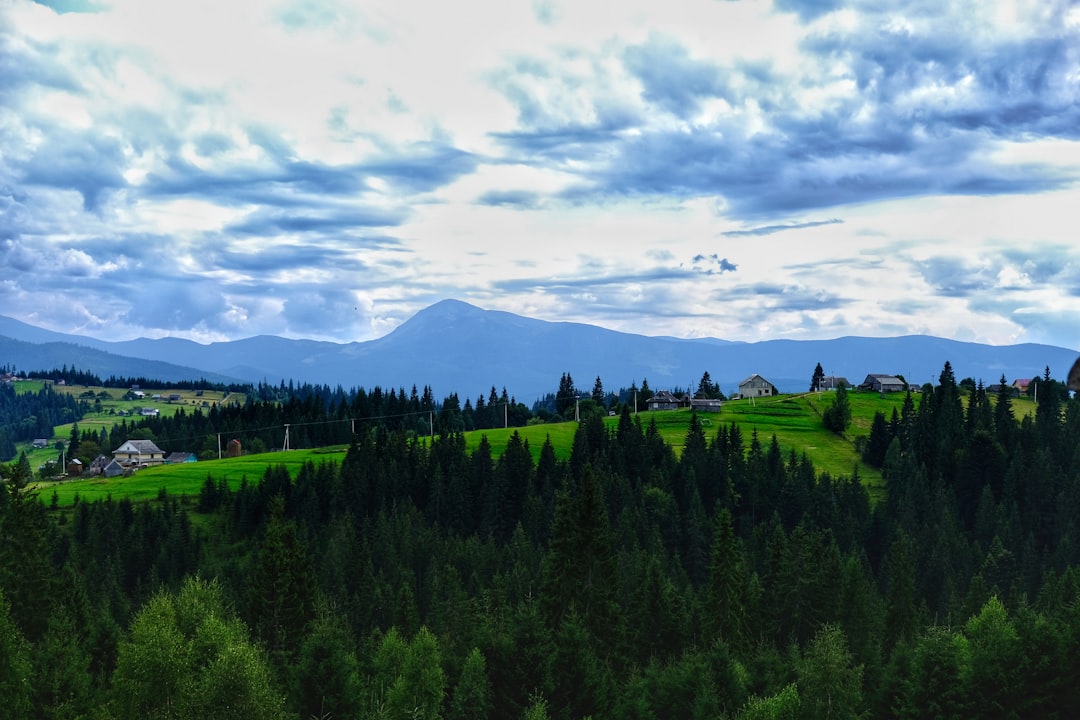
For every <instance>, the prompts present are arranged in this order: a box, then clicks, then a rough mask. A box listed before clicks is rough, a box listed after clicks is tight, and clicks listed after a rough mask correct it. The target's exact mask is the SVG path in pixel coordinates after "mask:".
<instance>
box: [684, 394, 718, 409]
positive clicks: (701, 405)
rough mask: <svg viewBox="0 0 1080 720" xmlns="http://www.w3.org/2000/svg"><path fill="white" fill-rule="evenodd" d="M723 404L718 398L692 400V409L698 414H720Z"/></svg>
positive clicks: (696, 398)
mask: <svg viewBox="0 0 1080 720" xmlns="http://www.w3.org/2000/svg"><path fill="white" fill-rule="evenodd" d="M721 405H722V403H721V402H720V400H719V399H718V398H699V397H695V398H691V399H690V409H691V410H695V411H697V412H720V406H721Z"/></svg>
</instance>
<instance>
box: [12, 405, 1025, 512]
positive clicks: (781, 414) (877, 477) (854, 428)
mask: <svg viewBox="0 0 1080 720" xmlns="http://www.w3.org/2000/svg"><path fill="white" fill-rule="evenodd" d="M75 390H76V388H73V387H69V388H68V391H75ZM85 390H86V388H83V389H82V390H80V392H83V391H85ZM93 390H94V391H95V392H100V391H101V390H102V389H93ZM109 392H110V394H112V393H116V394H117V395H122V394H123V393H122V392H120V391H118V390H115V389H109ZM124 392H126V391H124ZM167 393H168V391H167V389H165V390H163V391H162V394H165V395H167ZM834 397H835V395H834V394H833V393H831V392H823V393H804V394H799V395H779V396H775V397H771V398H756V399H753V400H750V399H746V400H732V401H728V402H725V403H724V405H723V409H722V410H721V412H719V413H699V414H698V419H699V421H700V422H701V424H702V426H703V430H704V432H705V436H706V439H707V440H709V441H712V439H713V438H714V437H715V436H716V434H717V433H718V432H720V431H721V430H724V431H727V429H728V428H729V427H730V425H731V424H732V423H735V424H736V425H737V426H738V427H739V429H740V431H741V433H742V438H743V443H744V445H745V446H747V447H748V446H749V444H750V442H751V439H752V438H753V436H754V434H755V433H756V435H757V438H758V441H759V442H760V443H761V445H762V446H763V447H767V446H768V445H769V443H771V441H772V437H773V436H774V435H775V436H776V439H777V443H778V444H779V446H780V449H781V452H782V453H783V454H784V457H785V459H786V458H787V456H788V454H789V453H790V452H792V451H794V452H795V454H796V455H797V456H798V455H802V454H803V453H805V454H806V456H807V458H808V459H809V460H810V461H811V462H812V463H813V464H814V467H815V468H816V469H817V471H818V472H822V471H825V472H828V473H829V474H830V475H831V476H833V477H834V478H835V477H850V476H851V475H852V473H853V472H854V470H855V467H856V466H858V472H859V476H860V478H861V479H862V481H863V483H864V484H865V485H866V486H867V487H868V489H869V490H870V493H871V497H872V498H874V499H875V500H877V499H880V498H881V497H882V495H883V493H884V488H885V483H884V480H883V479H882V476H881V472H880V470H878V469H876V468H872V467H869V466H866V465H865V464H864V463H863V462H862V460H861V458H860V457H859V454H858V452H857V450H856V439H857V438H858V437H860V436H864V437H865V436H867V435H868V434H869V432H870V426H871V423H872V422H873V418H874V413H875V412H878V411H880V412H882V413H884V415H885V417H886V419H888V418H890V417H891V416H892V412H893V409H894V408H895V409H896V410H897V412H899V411H900V408H901V407H902V405H903V401H904V394H902V393H891V394H887V395H880V394H879V393H869V392H854V391H851V392H849V393H848V400H849V402H850V405H851V410H852V423H851V426H850V427H849V428H848V430H847V431H846V432H844V433H843V434H837V433H833V432H830V431H828V430H826V429H825V428H824V426H823V425H822V420H821V417H822V414H823V413H824V412H825V410H826V409H827V408H828V407H829V406H830V405H831V403H832V402H833V398H834ZM182 398H183V399H182V400H181V401H178V402H175V403H162V404H161V405H160V407H161V409H162V412H163V413H164V412H173V413H175V412H178V411H179V410H180V408H183V407H191V404H192V401H193V400H196V399H198V400H199V401H203V400H205V401H207V402H222V401H223V400H226V401H227V400H231V399H232V398H223V397H222V395H221V393H210V392H209V391H207V392H206V393H204V394H203V397H202V398H195V397H194V393H192V392H191V391H188V392H187V393H182ZM919 401H920V399H919V398H918V397H916V398H915V403H916V405H918V403H919ZM137 402H140V401H129V400H122V399H118V398H112V399H110V400H104V399H103V400H102V405H103V406H104V407H108V408H109V409H110V410H113V411H114V413H113V414H110V413H108V412H104V415H102V414H101V413H94V414H93V415H91V416H88V417H87V418H84V419H83V420H80V421H79V428H80V429H85V428H95V427H104V428H106V429H109V428H111V427H112V424H113V423H115V422H118V421H119V420H121V419H122V417H118V416H116V415H115V411H116V409H117V408H123V407H130V406H132V405H135V404H136V403H137ZM141 402H145V401H141ZM1034 408H1035V406H1034V403H1032V402H1031V401H1030V400H1029V399H1027V398H1021V399H1016V400H1014V401H1013V409H1014V414H1015V415H1016V417H1017V418H1020V417H1023V416H1024V415H1026V414H1030V413H1033V412H1034ZM690 418H691V413H690V411H689V410H688V409H681V410H659V411H651V412H641V413H638V415H637V416H636V418H635V419H636V420H637V421H640V423H641V426H642V428H643V429H647V428H648V427H649V425H650V423H652V424H655V426H656V429H657V431H658V432H659V434H660V436H661V437H662V438H663V439H664V441H665V442H667V443H668V444H669V445H670V446H671V447H672V448H673V450H674V451H675V453H676V455H679V454H681V453H682V449H683V447H684V445H685V442H686V434H687V432H688V430H689V427H690ZM618 420H619V418H618V417H611V416H609V417H605V418H604V422H605V424H606V425H607V426H608V427H609V428H612V429H614V427H615V426H616V425H617V423H618ZM577 427H578V425H577V423H575V422H561V423H548V424H537V425H528V426H525V427H517V428H491V429H484V430H475V431H471V432H468V433H465V434H464V435H465V443H466V447H467V449H468V451H469V452H472V451H473V450H475V449H476V448H477V447H478V446H479V445H480V442H481V438H483V437H486V438H487V441H488V443H489V444H490V445H491V451H492V456H493V457H494V458H495V459H498V458H499V457H500V456H501V455H502V453H503V452H504V451H505V450H506V447H507V444H508V443H509V440H510V437H511V436H512V435H513V434H514V433H517V434H518V435H519V436H520V437H521V438H522V440H524V441H526V442H527V443H528V445H529V449H530V452H531V454H532V457H533V460H534V462H535V461H536V460H538V459H539V456H540V450H541V448H542V447H543V445H544V442H545V440H546V439H548V438H550V440H551V443H552V446H553V447H554V449H555V455H556V457H557V458H558V459H560V460H566V459H568V458H569V457H570V452H571V448H572V447H573V440H574V434H575V432H576V431H577ZM56 432H57V434H56V438H55V439H63V440H65V441H66V440H67V437H68V436H69V435H70V432H71V426H70V425H66V426H60V427H58V428H57V431H56ZM420 441H421V442H427V439H426V438H420ZM346 449H347V448H345V447H333V448H322V449H314V450H290V451H284V452H282V451H276V452H268V453H262V454H253V455H245V456H243V457H240V458H224V459H220V460H208V461H200V462H198V463H183V464H178V465H163V466H159V467H154V468H146V469H144V470H141V471H139V472H138V473H136V474H134V475H132V476H131V477H127V478H112V479H104V478H82V479H73V480H64V481H60V482H55V483H54V482H43V483H40V484H38V486H37V489H38V491H39V493H40V496H41V498H42V500H43V501H45V502H49V501H50V500H51V497H52V493H53V492H54V491H55V492H56V494H57V501H58V503H59V505H60V506H62V507H64V506H69V505H71V504H72V503H73V502H74V499H75V496H76V494H77V495H78V496H79V498H80V499H81V500H86V501H92V500H94V499H99V498H102V499H103V498H105V497H108V496H110V495H111V496H113V497H128V498H130V499H132V500H139V501H143V500H153V499H155V498H156V497H158V495H159V492H160V491H161V490H162V488H164V489H165V491H166V492H167V493H168V494H169V495H170V496H177V495H180V496H187V497H197V496H198V493H199V491H200V489H201V488H202V486H203V484H204V483H205V482H206V478H207V477H208V476H209V477H211V478H213V479H214V481H215V482H217V481H220V480H222V479H223V480H225V482H226V483H228V485H229V486H230V487H233V488H235V487H238V486H239V485H240V483H241V481H242V480H243V479H245V478H246V479H247V481H248V482H258V481H259V480H260V479H261V478H262V477H263V475H264V474H265V472H266V469H267V467H269V466H274V465H283V466H285V467H286V468H287V469H288V470H289V472H290V474H292V475H293V476H295V474H296V473H297V472H298V471H299V469H300V467H301V466H302V465H303V464H304V463H305V462H308V461H310V462H314V463H320V462H324V461H330V462H341V461H342V460H343V459H344V457H345V451H346ZM55 456H56V450H55V449H54V448H52V447H51V446H50V448H49V449H47V450H37V451H33V453H30V454H28V458H29V459H30V461H31V463H32V466H33V467H35V468H36V467H37V464H38V459H39V458H40V459H42V460H41V461H44V459H53V458H55Z"/></svg>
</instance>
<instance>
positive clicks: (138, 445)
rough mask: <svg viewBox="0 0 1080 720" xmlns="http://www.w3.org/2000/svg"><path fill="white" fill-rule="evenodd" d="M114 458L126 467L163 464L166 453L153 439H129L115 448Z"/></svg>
mask: <svg viewBox="0 0 1080 720" xmlns="http://www.w3.org/2000/svg"><path fill="white" fill-rule="evenodd" d="M113 459H114V460H116V461H117V462H118V463H120V464H121V465H123V466H124V467H147V466H149V465H162V464H164V462H165V453H164V452H163V451H162V449H161V448H159V447H158V446H157V445H155V444H154V442H153V441H152V440H128V441H127V442H126V443H124V444H123V445H121V446H120V447H118V448H116V449H115V450H113Z"/></svg>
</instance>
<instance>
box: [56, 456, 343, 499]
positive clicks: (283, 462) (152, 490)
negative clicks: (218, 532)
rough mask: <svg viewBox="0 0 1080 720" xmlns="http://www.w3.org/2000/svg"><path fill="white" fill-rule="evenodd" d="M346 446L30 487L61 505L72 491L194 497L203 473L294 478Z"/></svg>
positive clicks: (234, 480)
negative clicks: (276, 473)
mask: <svg viewBox="0 0 1080 720" xmlns="http://www.w3.org/2000/svg"><path fill="white" fill-rule="evenodd" d="M346 449H347V448H345V447H344V446H341V447H331V448H317V449H314V450H286V451H275V452H268V453H260V454H257V455H245V456H243V457H238V458H222V459H220V460H203V461H200V462H195V463H178V464H176V465H158V466H155V467H148V468H144V469H142V470H139V471H138V472H136V473H134V474H132V475H131V476H129V477H115V478H103V477H95V478H74V479H69V480H61V481H59V482H41V483H37V484H36V485H35V488H34V489H35V490H36V491H37V492H38V495H39V497H40V498H41V499H42V500H43V501H45V502H47V503H48V502H51V499H52V496H53V493H54V492H55V493H56V497H57V502H58V504H59V506H60V507H67V506H70V505H72V504H74V502H75V497H76V496H78V497H79V500H80V501H86V502H93V501H94V500H104V499H106V498H108V497H110V496H112V497H113V498H116V499H118V498H121V497H126V498H128V499H130V500H132V501H134V502H139V501H145V500H154V499H155V498H157V497H158V495H159V494H160V492H161V490H162V489H164V490H165V492H166V493H168V494H169V495H170V496H174V497H175V496H182V497H188V498H197V497H198V495H199V491H200V490H201V489H202V486H203V485H204V484H205V483H206V478H207V477H211V478H213V480H214V482H220V481H221V480H225V482H226V483H227V484H228V485H229V487H230V488H232V489H236V488H238V487H240V483H241V482H243V481H244V480H245V479H246V480H247V481H248V482H249V483H257V482H259V481H261V480H262V478H263V475H265V474H266V470H267V468H269V467H276V466H278V465H280V466H283V467H285V469H286V470H288V471H289V474H290V475H291V476H292V477H296V475H297V473H299V472H300V468H301V467H302V466H303V465H304V463H306V462H311V463H314V464H316V465H318V464H319V463H322V462H336V463H340V462H341V461H342V460H344V459H345V451H346Z"/></svg>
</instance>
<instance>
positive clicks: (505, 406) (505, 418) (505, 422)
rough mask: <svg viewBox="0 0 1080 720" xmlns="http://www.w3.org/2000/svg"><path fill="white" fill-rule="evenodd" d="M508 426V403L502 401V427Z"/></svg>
mask: <svg viewBox="0 0 1080 720" xmlns="http://www.w3.org/2000/svg"><path fill="white" fill-rule="evenodd" d="M508 427H510V403H503V428H508Z"/></svg>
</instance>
